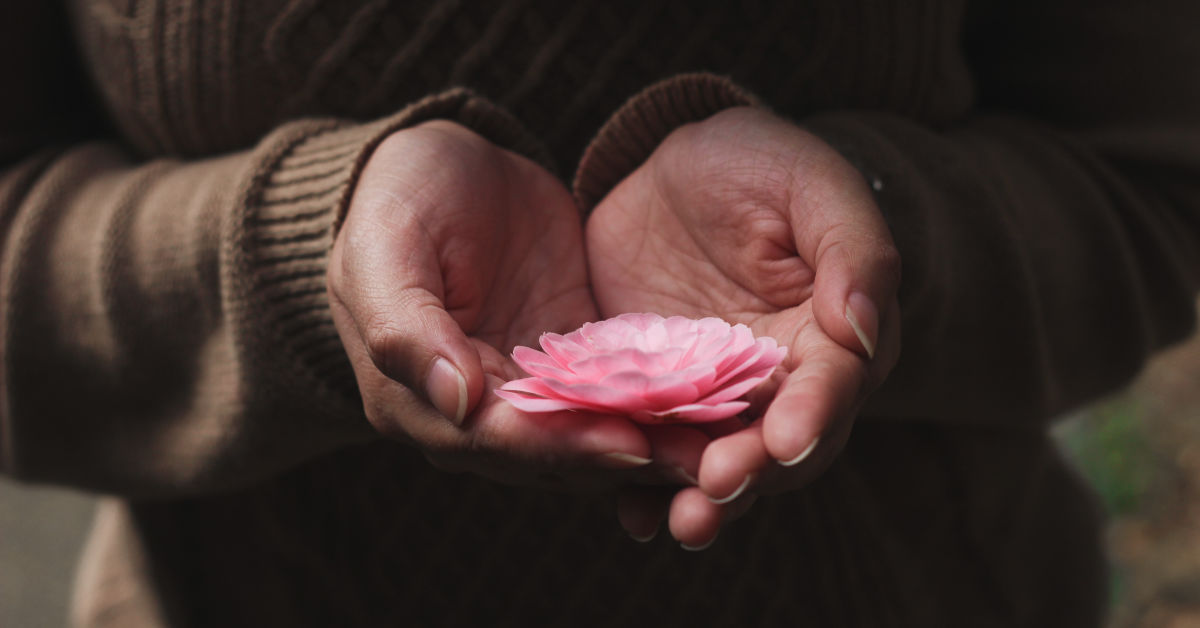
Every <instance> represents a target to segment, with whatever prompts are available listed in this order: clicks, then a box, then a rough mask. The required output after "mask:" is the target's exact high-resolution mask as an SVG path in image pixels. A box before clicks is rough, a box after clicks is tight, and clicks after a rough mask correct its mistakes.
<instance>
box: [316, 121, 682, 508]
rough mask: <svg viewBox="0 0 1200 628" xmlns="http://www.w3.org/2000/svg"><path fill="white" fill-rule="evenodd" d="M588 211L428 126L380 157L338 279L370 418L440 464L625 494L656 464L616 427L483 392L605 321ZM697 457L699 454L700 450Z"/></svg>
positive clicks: (398, 136) (331, 276)
mask: <svg viewBox="0 0 1200 628" xmlns="http://www.w3.org/2000/svg"><path fill="white" fill-rule="evenodd" d="M582 244H583V243H582V229H581V225H580V218H579V214H578V211H577V210H576V208H575V205H574V202H573V201H572V199H571V197H570V195H569V193H568V192H567V190H566V189H565V188H564V187H563V186H562V185H561V184H560V183H559V182H558V181H557V180H556V179H555V178H554V177H553V176H552V175H550V174H549V173H547V172H546V171H544V170H543V169H542V168H540V167H539V166H537V165H536V164H534V163H533V162H531V161H529V160H527V159H525V158H523V157H520V156H518V155H516V154H514V153H511V152H509V151H506V150H504V149H501V148H499V147H497V146H495V145H493V144H491V143H490V142H488V141H487V140H485V139H484V138H482V137H480V136H479V135H477V134H475V133H474V132H472V131H470V130H469V129H467V128H465V127H462V126H460V125H458V124H455V123H452V122H448V121H433V122H427V123H424V124H421V125H419V126H416V127H413V128H410V129H406V130H403V131H399V132H397V133H395V134H393V135H392V136H390V137H389V138H387V139H386V140H385V141H384V142H383V143H381V144H380V145H379V147H378V148H377V149H376V150H375V151H374V153H373V154H372V155H371V157H370V160H369V161H368V162H367V164H366V166H365V168H364V170H363V173H362V176H361V178H360V180H359V183H358V186H357V188H356V189H355V191H354V196H353V199H352V202H351V206H350V209H349V211H348V213H347V217H346V220H345V224H344V225H343V226H342V229H341V231H340V232H339V234H338V237H337V239H336V242H335V244H334V248H333V251H332V253H331V258H330V263H329V270H328V273H327V280H328V290H329V296H330V304H331V309H332V314H333V318H334V322H335V325H336V327H337V331H338V334H339V335H340V337H341V340H342V343H343V345H344V346H345V349H346V352H347V354H348V356H349V358H350V361H351V364H352V366H353V368H354V372H355V376H356V378H357V381H358V386H359V390H360V391H361V393H362V397H363V405H364V409H365V410H366V414H367V418H368V419H369V420H370V422H371V424H372V425H373V426H374V427H375V429H376V430H378V431H379V432H380V433H381V434H383V435H384V436H387V437H391V438H395V439H397V440H402V441H405V442H409V443H411V444H413V445H415V446H417V447H418V448H419V449H420V450H421V451H422V452H424V454H425V455H426V457H427V458H429V459H430V461H431V462H433V463H434V464H435V465H437V466H439V467H441V468H443V469H447V470H453V471H472V472H475V473H478V474H480V475H483V476H485V477H489V478H491V479H495V480H500V481H505V482H510V483H522V484H552V485H554V486H566V487H575V486H589V485H611V484H615V483H616V482H617V481H618V478H619V477H620V476H619V474H615V473H614V472H613V471H612V469H614V468H616V469H624V468H631V467H639V466H643V465H645V464H646V463H648V462H649V460H648V458H649V456H650V453H651V447H652V446H651V443H650V440H649V439H648V437H647V436H646V435H645V434H643V433H642V432H641V431H640V430H638V429H637V428H636V427H634V426H633V425H632V424H631V423H630V422H629V421H628V420H626V419H624V418H619V417H609V416H598V415H587V414H577V413H558V414H552V415H542V416H530V415H526V414H524V413H522V412H519V411H517V410H516V409H514V408H513V407H512V406H510V405H509V404H507V403H504V402H503V401H501V400H500V399H499V398H497V397H495V396H494V395H491V394H488V391H490V390H491V389H493V388H495V387H496V386H498V385H500V384H501V383H503V382H504V381H506V380H509V379H512V378H513V377H516V376H518V375H519V374H518V372H517V371H516V368H515V365H513V364H512V363H511V362H510V361H509V360H508V359H507V358H506V357H505V356H507V355H508V353H509V352H510V351H511V349H512V347H513V346H515V345H517V344H533V343H534V341H536V339H537V337H538V335H539V334H541V333H542V332H543V331H547V330H558V331H568V330H570V329H574V328H575V327H577V326H579V325H580V324H582V323H583V322H585V321H589V320H595V319H596V318H597V316H596V308H595V305H594V303H593V301H592V297H591V294H590V291H589V288H588V283H587V273H586V268H585V260H584V255H583V246H582ZM692 440H693V444H691V445H688V447H690V448H691V450H698V448H702V447H703V444H695V443H694V441H695V439H694V438H693V439H692Z"/></svg>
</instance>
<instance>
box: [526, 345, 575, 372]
mask: <svg viewBox="0 0 1200 628" xmlns="http://www.w3.org/2000/svg"><path fill="white" fill-rule="evenodd" d="M512 358H513V361H514V362H516V363H517V366H519V367H521V368H522V369H524V371H525V372H526V373H529V374H530V375H533V376H536V377H553V378H556V379H561V380H564V381H565V380H567V379H572V374H571V372H570V371H568V370H566V369H564V368H563V366H564V365H562V364H559V363H558V362H557V361H555V360H554V358H552V357H550V356H549V355H546V354H545V353H542V352H541V351H538V350H537V349H531V348H529V347H521V346H518V347H515V348H513V352H512Z"/></svg>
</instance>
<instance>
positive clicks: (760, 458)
mask: <svg viewBox="0 0 1200 628" xmlns="http://www.w3.org/2000/svg"><path fill="white" fill-rule="evenodd" d="M773 463H774V460H773V459H772V458H771V456H770V454H768V453H767V448H766V446H765V445H764V443H763V434H762V422H761V421H756V422H755V423H753V424H751V425H749V426H747V427H746V428H744V429H742V430H741V431H739V432H735V433H733V434H730V435H729V436H725V437H722V438H718V439H717V440H715V441H713V442H712V444H710V445H709V446H708V448H707V449H705V450H704V457H703V458H702V459H701V461H700V476H699V479H700V488H701V489H702V490H703V491H704V494H705V495H707V496H708V498H709V500H711V501H712V502H713V503H714V504H727V503H729V502H732V501H734V500H735V499H737V498H739V497H741V496H742V494H744V493H745V492H746V491H748V490H749V489H751V488H753V486H754V483H755V481H756V480H757V479H758V478H759V477H760V475H761V473H762V472H763V470H764V469H765V468H767V466H768V465H771V464H773Z"/></svg>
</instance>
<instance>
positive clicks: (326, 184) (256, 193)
mask: <svg viewBox="0 0 1200 628" xmlns="http://www.w3.org/2000/svg"><path fill="white" fill-rule="evenodd" d="M433 119H445V120H453V121H455V122H458V123H460V124H462V125H464V126H467V127H469V128H471V129H472V130H474V131H475V132H477V133H479V134H480V135H482V136H483V137H485V138H487V139H488V140H490V141H491V142H492V143H494V144H496V145H498V146H501V147H503V148H506V149H508V150H511V151H513V152H516V153H520V154H522V155H525V156H527V157H529V158H531V159H533V160H535V161H538V162H540V163H542V164H543V165H548V162H549V159H548V158H547V155H548V153H547V152H546V151H545V150H543V148H542V147H541V146H540V144H538V143H537V142H536V141H535V140H534V139H533V138H532V137H531V136H530V134H529V133H527V132H526V131H525V130H524V129H523V128H522V127H521V125H520V124H519V123H518V122H517V121H516V120H515V119H514V118H512V117H511V116H510V115H508V114H507V113H506V112H504V111H503V110H501V109H500V108H498V107H497V106H495V105H493V104H491V103H490V102H488V101H486V100H484V99H483V98H480V97H478V96H476V95H474V94H472V93H471V92H469V91H466V90H463V89H455V90H451V91H448V92H445V93H442V94H438V95H436V96H431V97H429V98H426V99H424V100H422V101H420V102H417V103H414V104H413V105H411V106H409V107H407V108H405V109H404V110H403V111H400V112H399V113H397V114H395V115H393V116H390V117H388V118H383V119H380V120H376V121H373V122H369V123H363V124H352V123H348V122H343V121H334V120H330V121H311V120H309V121H304V122H298V123H296V124H294V125H288V126H285V127H283V128H281V129H280V130H279V131H278V132H277V133H276V134H275V135H276V137H274V138H269V139H268V140H267V141H266V142H264V145H265V146H267V147H268V148H267V151H268V152H267V154H266V159H264V161H263V163H264V164H265V166H264V167H263V168H262V169H261V170H260V174H259V175H258V176H257V177H255V179H254V182H253V183H252V184H251V186H250V189H249V190H248V193H247V195H246V197H245V198H246V199H247V200H246V203H245V214H244V216H242V217H241V218H240V220H239V221H237V222H238V224H237V225H235V227H234V228H235V230H239V231H240V233H236V234H235V235H234V237H233V240H234V242H235V244H234V251H233V252H232V254H233V255H235V256H239V257H242V259H240V260H237V261H236V262H235V264H234V266H235V267H236V268H241V269H243V272H239V273H236V274H237V275H239V276H241V277H242V278H243V281H244V283H243V285H241V286H234V287H233V289H232V293H233V294H234V295H235V297H234V298H239V299H242V300H243V304H242V305H243V307H241V308H237V309H239V310H241V311H242V312H243V313H244V315H245V316H246V317H248V318H249V319H250V320H245V321H237V322H235V324H237V325H239V327H241V328H242V329H250V330H252V332H254V333H257V334H265V335H266V336H268V337H267V338H261V339H257V338H249V339H247V340H248V344H251V345H258V346H259V347H261V348H263V349H264V350H267V351H270V350H272V349H274V350H278V349H279V348H280V347H282V349H283V352H284V355H283V356H271V357H266V361H267V363H272V364H277V365H283V366H282V367H284V368H286V367H290V366H292V365H298V366H299V367H300V369H301V371H302V373H300V375H301V376H303V375H308V376H311V377H313V378H315V379H316V380H317V382H319V383H321V384H324V385H328V386H330V387H331V388H332V389H333V390H334V391H335V392H338V393H341V394H342V395H347V396H357V388H356V386H355V383H354V378H353V373H352V371H351V369H350V365H349V361H348V359H347V357H346V354H345V351H344V350H343V348H342V344H341V341H340V339H339V338H338V335H337V331H336V329H335V328H334V325H333V318H332V316H331V314H330V311H329V299H328V297H327V295H326V291H325V270H326V267H327V264H328V258H329V252H330V249H331V248H332V245H333V240H334V236H335V234H336V233H337V229H338V227H339V226H340V224H341V222H342V219H343V218H344V217H345V213H346V211H347V208H348V206H349V204H350V199H351V196H352V195H353V192H354V188H355V184H356V182H357V180H358V177H359V175H360V173H361V172H362V169H363V167H364V166H365V164H366V162H367V160H368V159H369V158H370V156H371V153H372V152H373V151H374V150H375V148H376V147H377V146H378V145H379V144H380V143H381V142H382V141H383V140H384V139H385V138H387V137H388V136H389V135H391V134H392V133H394V132H396V131H398V130H401V129H403V128H407V127H411V126H414V125H417V124H420V123H421V122H425V121H428V120H433ZM239 227H240V229H239ZM260 357H265V356H260ZM280 357H282V358H283V359H282V360H281V359H279V358H280Z"/></svg>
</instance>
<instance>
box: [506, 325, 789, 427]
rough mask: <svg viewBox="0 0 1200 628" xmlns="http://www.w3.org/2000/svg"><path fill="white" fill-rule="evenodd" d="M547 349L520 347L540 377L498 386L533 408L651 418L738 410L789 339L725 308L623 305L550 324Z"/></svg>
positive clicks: (518, 357)
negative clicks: (564, 324) (754, 328)
mask: <svg viewBox="0 0 1200 628" xmlns="http://www.w3.org/2000/svg"><path fill="white" fill-rule="evenodd" d="M540 344H541V346H542V349H543V350H544V353H543V352H542V351H537V350H536V349H530V348H528V347H517V348H516V349H515V350H514V351H513V360H514V361H515V362H516V363H517V365H519V366H520V367H521V368H522V369H524V370H525V371H526V372H527V373H529V374H530V375H531V376H532V377H528V378H524V379H517V380H513V381H511V382H508V383H506V384H504V385H503V386H502V387H501V388H500V389H499V390H497V391H496V394H497V395H499V396H500V397H501V398H503V399H505V400H507V401H508V402H509V403H511V404H513V406H514V407H516V408H518V409H520V410H522V411H524V412H558V411H562V410H585V411H595V412H604V413H608V414H620V415H624V416H628V417H630V418H631V419H633V420H635V421H640V422H644V423H672V422H703V421H717V420H720V419H725V418H729V417H731V416H734V415H736V414H738V413H739V412H742V411H743V410H745V409H746V408H747V407H748V406H749V404H748V403H747V402H745V401H739V400H738V398H739V397H741V396H743V395H745V394H746V393H747V392H749V391H750V390H753V389H754V387H756V386H758V385H759V384H761V383H762V382H763V381H764V380H766V379H768V378H769V377H770V376H771V373H773V372H774V370H775V368H776V367H777V366H778V365H779V363H780V362H782V361H783V357H784V355H785V354H786V352H787V351H786V349H785V348H783V347H780V346H779V345H778V343H776V342H775V340H774V339H773V338H755V337H754V334H753V333H752V332H751V331H750V329H749V328H748V327H746V326H745V325H730V324H729V323H727V322H725V321H723V320H721V319H719V318H704V319H700V320H693V319H689V318H684V317H681V316H672V317H670V318H663V317H661V316H658V315H657V314H648V313H633V314H622V315H620V316H617V317H616V318H612V319H608V320H605V321H600V322H596V323H587V324H585V325H584V326H583V327H581V328H579V329H578V330H575V331H573V332H571V333H568V334H565V335H559V334H553V333H547V334H543V335H542V338H541V340H540Z"/></svg>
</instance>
